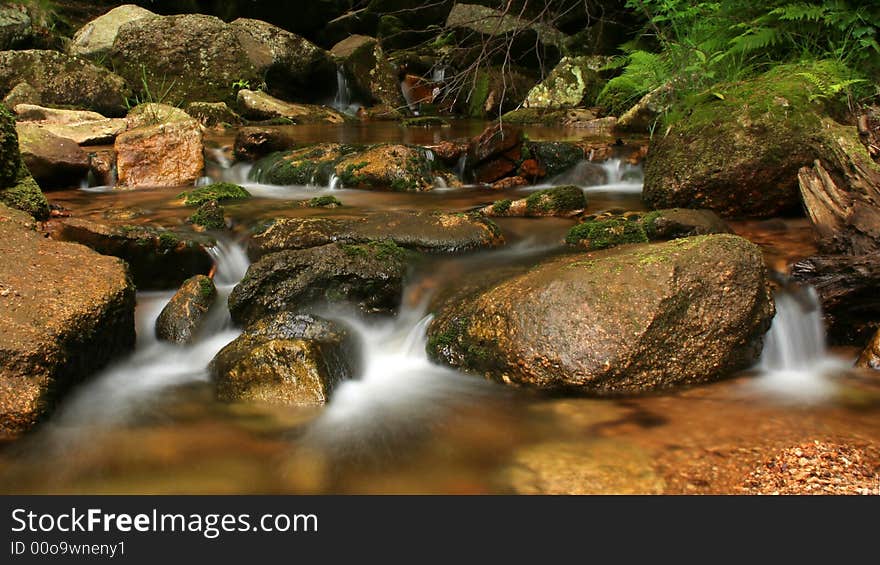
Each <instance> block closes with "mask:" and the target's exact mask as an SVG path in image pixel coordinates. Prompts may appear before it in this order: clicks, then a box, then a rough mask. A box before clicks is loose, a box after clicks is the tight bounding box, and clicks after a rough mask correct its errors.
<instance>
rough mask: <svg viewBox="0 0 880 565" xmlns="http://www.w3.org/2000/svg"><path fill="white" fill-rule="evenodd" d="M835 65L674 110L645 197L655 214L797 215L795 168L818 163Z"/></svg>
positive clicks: (737, 86)
mask: <svg viewBox="0 0 880 565" xmlns="http://www.w3.org/2000/svg"><path fill="white" fill-rule="evenodd" d="M841 72H842V71H840V70H839V69H838V68H837V67H836V66H835V65H834V64H832V63H824V62H822V63H816V64H814V65H811V66H791V65H782V66H779V67H777V68H775V69H773V70H772V71H769V72H768V73H766V74H764V75H761V76H758V77H756V78H753V79H750V80H747V81H743V82H741V83H731V84H724V85H719V86H717V87H715V88H714V89H713V93H703V94H700V95H696V96H693V97H690V98H687V99H685V100H684V101H681V102H679V103H677V104H676V105H674V106H673V107H672V108H671V109H670V111H669V114H668V117H667V119H666V123H664V127H663V129H662V132H663V133H659V134H655V135H654V137H653V139H652V140H651V145H650V149H649V151H648V157H647V160H646V162H645V185H644V192H643V198H644V200H645V202H646V203H647V204H649V205H650V206H651V207H653V208H673V207H687V208H708V209H711V210H714V211H716V212H718V213H719V214H721V215H722V216H726V217H764V216H774V215H779V214H783V213H787V212H794V211H797V210H799V209H800V194H799V192H798V170H799V169H800V168H801V167H804V166H809V165H810V164H812V162H813V160H814V159H815V158H816V154H815V150H814V149H813V143H812V140H811V137H812V136H813V135H814V133H815V132H817V131H818V129H819V126H820V123H821V121H820V118H819V112H820V111H821V110H822V106H823V102H822V100H823V99H824V98H823V96H822V93H821V92H818V91H817V87H816V86H815V85H814V83H813V81H812V80H811V78H810V77H811V76H812V77H816V78H817V79H818V80H822V81H825V82H827V83H828V84H836V83H837V82H839V81H840V80H841V79H840V73H841Z"/></svg>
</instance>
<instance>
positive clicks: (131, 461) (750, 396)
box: [0, 87, 880, 493]
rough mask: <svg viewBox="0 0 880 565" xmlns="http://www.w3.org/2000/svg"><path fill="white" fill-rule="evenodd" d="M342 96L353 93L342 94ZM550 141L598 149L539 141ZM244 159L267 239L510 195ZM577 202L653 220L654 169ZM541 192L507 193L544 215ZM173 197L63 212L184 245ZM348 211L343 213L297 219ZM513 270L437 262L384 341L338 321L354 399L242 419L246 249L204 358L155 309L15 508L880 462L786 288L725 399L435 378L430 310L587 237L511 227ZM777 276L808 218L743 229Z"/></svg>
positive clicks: (479, 488) (212, 172) (36, 445)
mask: <svg viewBox="0 0 880 565" xmlns="http://www.w3.org/2000/svg"><path fill="white" fill-rule="evenodd" d="M340 88H341V87H340ZM335 104H337V105H338V106H339V107H346V108H348V107H351V105H352V102H351V100H350V99H346V98H345V97H338V99H337V100H336V101H335ZM484 126H485V124H484V123H482V122H471V121H461V122H456V123H454V124H453V127H452V128H418V129H413V128H401V127H400V126H399V125H397V124H395V123H391V124H384V123H378V124H371V125H370V127H369V128H367V127H364V126H362V125H348V126H326V125H324V126H314V125H310V126H290V129H291V132H292V133H293V135H294V136H295V138H296V139H297V140H298V141H302V142H324V141H338V142H345V143H348V142H358V143H366V142H383V141H393V142H404V143H420V144H432V143H438V142H439V141H442V140H444V139H451V138H455V137H462V136H468V135H476V134H478V133H479V132H480V131H482V129H483V127H484ZM527 133H528V135H529V136H530V138H531V139H542V138H543V139H570V138H577V137H578V136H579V135H580V134H579V133H578V132H574V131H570V130H560V129H558V128H556V129H554V128H531V130H529V131H527ZM230 145H231V138H230V137H228V136H216V137H215V138H212V139H210V140H209V146H210V148H211V149H209V150H208V151H207V154H208V158H209V160H210V162H209V163H208V166H207V171H206V174H207V179H206V182H207V181H220V180H224V181H230V182H236V183H240V184H242V185H243V186H245V187H246V188H247V190H248V191H249V192H251V194H252V195H253V196H254V198H252V199H251V200H248V201H246V202H242V203H239V204H232V205H230V206H228V210H229V212H230V214H231V215H233V216H234V217H236V218H247V219H248V220H249V221H258V220H260V219H264V218H272V217H279V216H284V215H298V216H309V215H322V216H327V215H335V214H339V215H348V214H355V215H356V214H358V213H361V212H365V211H381V210H439V209H442V210H445V211H467V210H471V209H473V208H475V207H477V206H481V205H485V204H488V203H491V202H492V201H493V200H495V199H497V198H499V196H498V193H496V192H492V191H487V190H485V189H481V188H477V187H467V186H466V187H463V188H459V189H444V188H438V189H435V190H433V191H431V192H429V193H420V194H412V193H393V192H369V191H361V190H349V189H341V188H339V187H338V186H337V185H334V183H332V182H331V184H330V186H321V187H317V186H292V187H279V186H270V185H264V184H259V183H256V182H254V181H252V180H249V175H250V172H251V171H250V165H248V164H244V163H233V161H232V159H231V157H230V151H229V147H230ZM555 184H576V185H579V186H581V187H582V188H583V190H584V191H585V193H586V195H587V199H588V206H589V208H588V212H591V213H594V212H600V211H603V210H609V209H622V210H643V209H644V205H643V204H642V202H641V200H640V191H641V168H640V166H638V165H632V164H629V163H627V162H626V160H624V159H623V158H622V157H620V156H615V157H612V158H611V159H609V160H607V161H605V162H604V163H592V162H588V161H584V162H583V163H581V164H579V165H578V166H576V167H575V168H574V169H572V170H570V171H567V172H565V173H563V174H562V175H560V176H558V177H557V178H554V179H551V180H550V181H549V182H548V183H546V185H542V186H549V185H555ZM536 188H541V186H538V187H534V186H533V187H524V188H521V189H516V190H514V191H508V192H505V195H504V198H515V197H516V195H523V196H524V195H528V194H529V192H530V191H532V190H535V189H536ZM177 192H178V191H173V190H149V189H145V190H137V191H119V190H113V189H109V188H107V187H84V188H82V189H77V190H66V191H59V192H53V193H52V194H51V195H50V196H51V200H52V201H53V202H56V203H59V204H62V205H63V206H65V207H67V208H69V209H71V210H74V211H75V212H76V214H77V215H79V216H82V217H86V218H88V217H92V218H94V219H100V220H102V221H106V218H107V216H108V211H111V212H114V213H116V212H119V211H124V212H126V213H127V214H128V215H127V216H126V218H127V219H126V221H127V222H130V223H138V222H141V221H144V222H145V221H147V220H148V219H149V221H155V222H159V223H162V224H166V225H179V224H182V222H183V221H184V219H185V217H186V215H187V214H188V213H190V211H189V210H185V209H182V208H181V207H179V206H176V205H174V204H173V203H172V201H173V199H174V195H175V194H176V193H177ZM325 194H333V195H334V196H336V197H337V198H339V199H340V200H342V201H343V203H344V204H345V206H344V207H342V208H340V209H337V210H322V209H318V210H315V209H309V208H301V207H297V206H290V201H294V200H301V199H304V198H311V197H313V196H317V195H325ZM497 223H498V224H499V226H500V227H501V229H502V232H503V234H504V237H505V240H506V242H507V244H506V245H505V246H503V247H501V248H499V249H497V250H492V251H483V252H479V253H474V254H470V255H464V256H458V257H436V258H432V259H431V260H429V261H428V262H427V263H426V264H424V265H422V266H420V267H419V270H418V272H417V273H416V274H415V275H414V276H413V277H412V279H411V281H410V283H409V285H408V287H407V290H406V292H405V296H404V301H403V307H402V308H401V311H400V313H399V314H398V315H397V316H396V317H394V318H387V319H379V320H375V319H371V320H364V319H362V318H361V317H359V316H358V315H356V314H355V313H353V312H352V311H347V310H346V309H344V308H342V309H335V310H330V311H327V312H324V313H323V314H324V315H325V316H326V317H329V318H332V319H337V320H340V321H342V322H344V323H345V324H346V325H347V326H348V327H350V328H353V330H354V331H355V333H356V334H357V335H358V337H359V339H360V341H361V343H362V349H363V352H364V353H363V359H362V362H361V363H360V366H361V370H360V371H359V374H358V375H357V376H356V378H355V379H353V380H350V381H347V382H345V383H344V384H343V385H341V386H340V387H339V388H337V389H336V390H335V391H334V396H333V397H332V399H331V401H330V403H329V404H328V405H327V406H326V407H324V408H320V409H318V408H296V407H277V406H259V405H245V404H223V403H219V402H217V401H216V400H215V399H214V398H213V389H212V386H211V384H210V381H209V376H208V371H207V365H208V363H209V362H210V360H211V359H212V358H213V356H214V355H215V354H216V353H217V352H218V351H219V350H220V349H221V348H222V347H223V346H224V345H226V344H227V343H229V342H230V341H232V340H233V339H235V337H237V336H238V335H239V333H240V330H238V329H237V328H235V327H234V326H233V325H232V323H231V321H230V319H229V314H228V311H227V310H226V299H227V297H228V296H229V293H230V292H231V290H232V288H233V287H234V285H235V284H236V283H237V282H238V281H239V280H241V278H242V277H243V276H244V274H245V272H246V270H247V267H248V259H247V256H246V254H245V252H244V249H245V246H246V234H244V233H238V232H233V233H230V234H229V235H228V236H226V237H225V238H223V239H221V240H220V241H218V243H217V245H216V246H215V247H214V248H212V249H211V255H212V257H213V258H214V260H215V265H216V274H215V282H216V284H217V288H218V294H219V299H218V300H217V303H216V304H215V307H214V309H213V310H212V312H211V313H210V320H209V322H208V323H207V324H206V326H205V327H204V328H203V330H202V332H201V334H200V335H199V336H198V338H197V339H196V341H195V342H194V343H193V344H191V345H189V346H185V347H181V346H176V345H170V344H167V343H161V342H159V341H158V340H156V338H155V337H154V330H153V328H154V324H155V320H156V318H157V316H158V314H159V312H160V311H161V309H162V307H163V306H164V304H165V303H166V302H167V301H168V300H169V299H170V298H171V296H172V295H173V291H162V292H140V293H139V294H138V307H137V313H136V317H137V332H138V343H137V347H136V350H135V352H134V353H132V354H131V355H130V356H129V357H127V358H125V359H121V360H118V361H117V362H116V363H114V364H113V365H112V366H110V367H108V368H106V369H105V370H104V371H103V372H101V373H100V374H98V375H95V376H93V377H92V378H91V379H89V380H88V381H87V382H85V383H83V384H82V385H80V386H79V387H78V388H77V389H76V390H75V391H74V392H73V393H72V394H71V395H70V396H68V397H67V398H66V399H65V400H64V401H63V402H62V404H61V406H59V408H58V410H57V411H56V412H55V413H54V414H53V416H52V417H51V418H50V419H49V420H48V421H47V422H45V423H44V424H43V425H42V426H41V427H40V428H39V429H38V430H36V431H35V432H34V433H32V434H30V435H28V436H27V437H26V438H24V439H23V440H22V441H20V442H18V443H16V444H14V445H9V446H5V447H3V448H2V450H0V479H2V482H0V484H2V485H3V489H2V490H4V491H7V492H13V491H14V492H38V493H50V492H51V493H78V492H95V493H267V492H281V493H388V492H395V493H403V492H416V493H424V492H430V493H661V492H662V493H720V492H738V489H741V488H743V484H744V480H745V478H746V477H747V475H748V473H749V472H750V471H751V470H752V469H754V468H755V467H756V466H757V465H759V464H760V463H761V462H762V461H765V460H766V459H767V458H768V457H772V456H773V455H774V454H775V453H776V452H777V451H778V450H780V449H785V448H788V447H790V446H791V445H795V444H798V443H802V442H805V441H812V440H817V439H821V440H828V441H835V440H841V441H849V442H856V443H859V442H861V443H874V444H877V443H880V418H878V412H880V380H878V379H876V378H872V377H871V376H870V375H867V374H865V373H860V372H857V371H854V370H852V369H851V368H850V367H851V366H852V361H853V359H854V357H855V355H856V352H855V351H854V350H850V349H833V350H829V349H828V348H826V345H825V336H824V331H823V325H822V317H821V309H820V308H819V306H818V301H817V300H816V296H815V292H814V291H812V289H809V288H806V289H798V288H782V289H780V290H778V291H777V294H776V306H777V310H778V311H777V315H776V318H775V319H774V322H773V326H772V327H771V329H770V332H769V333H768V336H767V339H766V344H765V350H764V353H763V355H762V359H761V362H760V363H759V365H758V366H756V367H754V368H753V369H752V370H750V371H747V372H745V373H743V374H741V375H738V376H736V377H734V378H731V379H727V380H724V381H721V382H718V383H715V384H711V385H706V386H701V387H697V388H692V389H688V390H682V391H678V392H674V393H664V394H660V395H648V396H642V397H637V398H619V399H597V398H588V397H571V396H559V395H553V394H542V393H536V392H531V391H526V390H521V389H512V388H508V387H504V386H502V385H499V384H494V383H489V382H486V381H483V380H481V379H478V378H475V377H472V376H467V375H463V374H460V373H458V372H456V371H454V370H452V369H448V368H445V367H441V366H439V365H436V364H434V363H432V362H431V361H430V360H429V359H428V357H427V355H426V353H425V341H426V339H425V333H426V329H427V325H428V323H429V322H430V319H431V317H430V316H431V315H430V313H429V310H428V304H429V301H430V300H431V298H432V297H434V296H437V295H438V294H439V293H441V292H442V291H443V290H444V289H450V288H454V286H455V285H456V284H457V281H458V280H459V279H460V277H461V276H462V275H463V274H465V273H467V274H469V275H474V274H479V273H486V274H489V273H491V272H492V271H493V270H496V269H499V268H505V267H510V266H515V265H531V264H534V263H536V262H538V261H540V260H541V259H543V258H545V257H548V256H550V255H552V254H554V253H558V252H560V251H561V250H562V248H563V244H562V239H563V236H564V234H565V232H566V230H567V229H568V228H569V227H570V226H571V225H572V221H571V220H563V219H557V218H544V219H522V218H501V219H498V220H497ZM732 228H733V229H734V231H736V232H737V233H738V234H740V235H743V236H744V237H747V238H748V239H750V240H752V241H754V242H755V243H757V244H758V245H760V246H761V248H762V249H763V251H764V253H765V258H766V260H767V264H768V266H769V267H770V268H772V269H779V268H780V266H781V265H784V264H786V263H788V262H790V261H791V260H793V259H796V258H800V257H805V256H807V255H809V254H810V253H812V252H813V251H814V250H815V245H814V243H813V240H812V235H811V230H810V226H809V224H808V223H807V221H806V220H805V219H803V218H790V219H780V220H774V221H772V222H757V221H752V222H736V223H733V224H732Z"/></svg>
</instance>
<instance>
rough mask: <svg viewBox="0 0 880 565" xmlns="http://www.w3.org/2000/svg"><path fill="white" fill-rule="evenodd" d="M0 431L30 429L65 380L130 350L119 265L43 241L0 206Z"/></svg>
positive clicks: (130, 322)
mask: <svg viewBox="0 0 880 565" xmlns="http://www.w3.org/2000/svg"><path fill="white" fill-rule="evenodd" d="M0 256H2V257H3V261H0V319H2V320H3V331H0V351H2V352H3V353H2V355H0V436H3V437H5V438H7V439H8V438H10V437H14V436H16V435H18V434H20V433H21V432H24V431H26V430H27V429H29V428H30V427H32V426H33V425H34V424H35V423H36V422H37V420H38V419H39V418H40V417H42V416H43V415H44V414H46V413H47V412H48V411H49V410H51V408H52V407H53V405H54V403H55V402H56V400H57V399H58V398H59V397H60V396H61V395H62V394H63V393H64V392H65V391H67V390H68V389H69V388H70V387H71V386H72V385H73V384H75V383H76V382H79V381H80V380H81V379H83V378H85V377H86V376H88V375H90V374H92V373H94V372H95V371H97V370H99V369H101V368H102V367H104V366H105V365H106V364H107V363H108V362H109V361H110V360H111V359H113V358H115V357H117V356H118V355H121V354H123V353H125V352H127V351H129V350H131V349H132V348H133V347H134V342H135V331H134V303H135V297H134V287H133V286H132V284H131V280H130V279H129V277H128V273H127V270H126V268H125V264H124V263H123V262H122V261H120V260H119V259H116V258H115V257H105V256H102V255H99V254H97V253H95V252H94V251H92V250H90V249H87V248H85V247H83V246H81V245H72V244H69V243H60V242H57V241H53V240H51V239H46V238H45V237H43V236H42V235H40V234H38V233H37V232H36V231H34V229H33V220H32V219H30V217H29V216H27V215H26V214H24V213H23V212H17V211H13V210H10V209H9V208H6V207H5V206H3V205H2V204H0Z"/></svg>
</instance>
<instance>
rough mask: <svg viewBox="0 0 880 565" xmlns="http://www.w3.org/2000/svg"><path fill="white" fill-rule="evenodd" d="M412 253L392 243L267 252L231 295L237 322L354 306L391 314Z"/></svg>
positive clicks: (399, 294) (399, 297)
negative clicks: (278, 313) (344, 305)
mask: <svg viewBox="0 0 880 565" xmlns="http://www.w3.org/2000/svg"><path fill="white" fill-rule="evenodd" d="M416 257H417V255H416V254H414V253H412V252H411V251H408V250H406V249H403V248H401V247H399V246H397V245H396V244H394V243H393V242H390V241H386V242H370V243H365V244H338V243H332V244H329V245H322V246H320V247H311V248H308V249H298V250H288V251H279V252H277V253H270V254H269V255H266V256H264V257H262V258H261V259H260V260H259V261H257V262H256V263H254V264H252V265H251V267H250V268H249V269H248V272H247V275H246V276H245V277H244V279H243V280H242V281H241V282H240V283H239V284H238V285H237V286H236V287H235V288H234V289H233V291H232V294H231V295H230V296H229V312H230V314H231V315H232V319H233V320H234V321H235V322H236V323H239V324H247V323H252V322H254V321H256V320H258V319H260V318H263V317H265V316H267V315H269V314H272V313H275V312H280V311H297V312H303V311H307V310H308V309H309V308H312V307H316V308H321V307H324V306H326V305H327V304H339V303H345V304H352V305H354V306H356V307H357V308H359V309H360V310H361V311H362V312H363V313H365V314H390V313H394V312H395V311H396V310H397V308H398V306H399V305H400V301H401V299H402V297H403V287H404V280H405V277H406V275H407V273H408V272H409V263H410V262H411V261H412V260H414V259H415V258H416Z"/></svg>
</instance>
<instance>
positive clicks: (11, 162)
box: [0, 104, 21, 188]
mask: <svg viewBox="0 0 880 565" xmlns="http://www.w3.org/2000/svg"><path fill="white" fill-rule="evenodd" d="M20 168H21V155H20V154H19V152H18V134H17V133H16V131H15V118H14V117H13V116H12V113H11V112H10V111H9V110H8V109H7V108H6V106H4V105H3V104H0V188H6V187H9V186H11V185H12V184H13V183H15V182H16V181H17V180H18V177H19V170H20Z"/></svg>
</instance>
